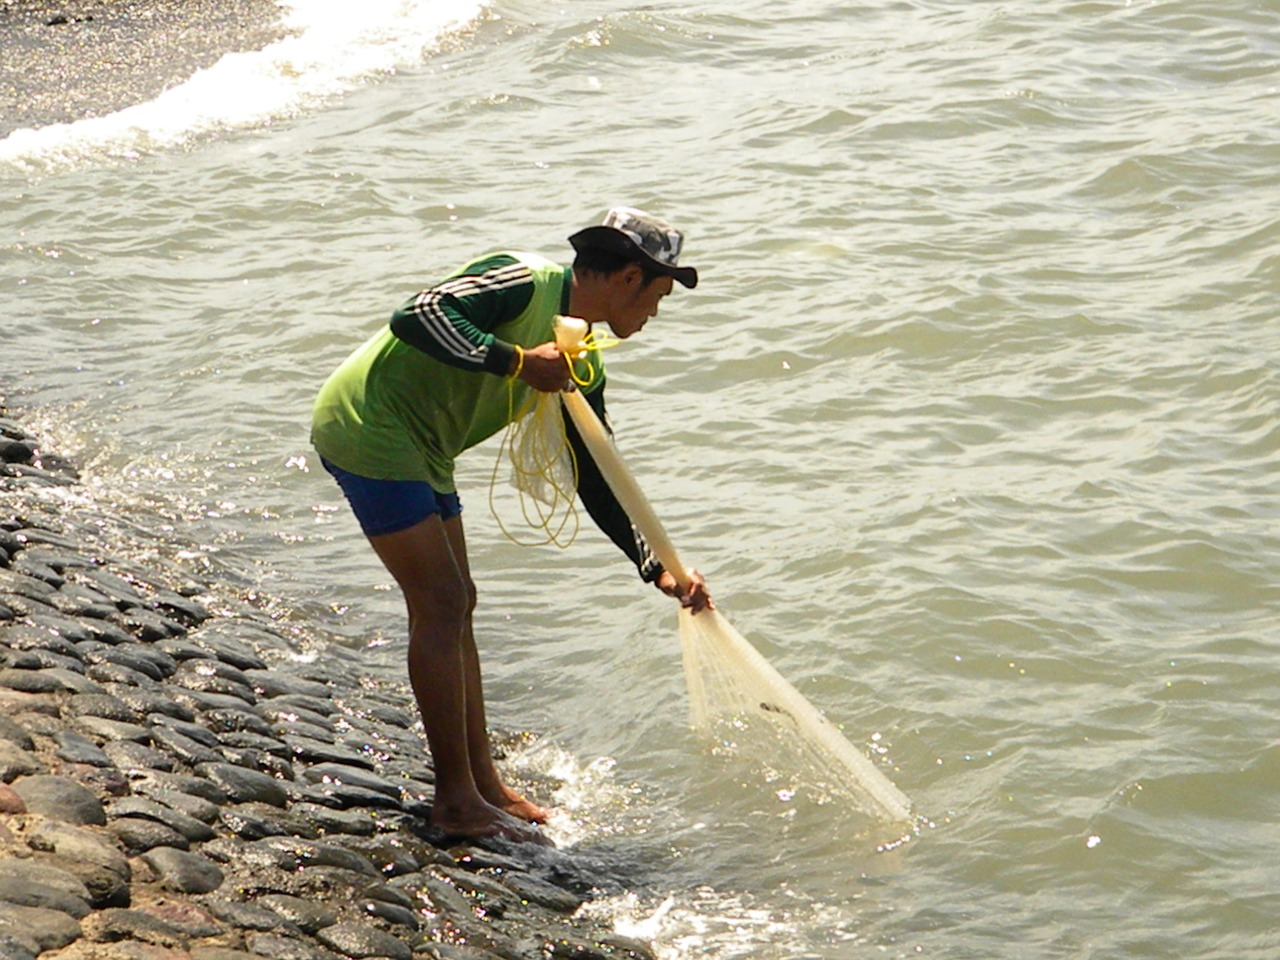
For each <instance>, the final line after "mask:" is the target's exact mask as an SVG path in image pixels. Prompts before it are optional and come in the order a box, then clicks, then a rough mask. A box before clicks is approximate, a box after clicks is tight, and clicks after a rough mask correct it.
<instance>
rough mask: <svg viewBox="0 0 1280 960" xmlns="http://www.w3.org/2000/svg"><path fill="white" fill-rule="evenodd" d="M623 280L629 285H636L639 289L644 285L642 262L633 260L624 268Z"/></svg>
mask: <svg viewBox="0 0 1280 960" xmlns="http://www.w3.org/2000/svg"><path fill="white" fill-rule="evenodd" d="M622 282H623V283H625V284H626V285H627V286H628V287H630V286H633V285H634V286H635V287H636V288H637V289H638V288H640V287H643V286H644V270H642V269H641V268H640V264H638V263H636V262H635V261H632V262H631V263H628V264H627V265H626V266H625V267H623V268H622Z"/></svg>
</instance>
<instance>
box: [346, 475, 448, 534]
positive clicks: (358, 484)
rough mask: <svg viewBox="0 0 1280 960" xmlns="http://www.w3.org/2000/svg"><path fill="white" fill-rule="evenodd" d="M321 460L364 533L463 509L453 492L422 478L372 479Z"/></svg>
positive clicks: (383, 531)
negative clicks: (345, 498) (436, 487)
mask: <svg viewBox="0 0 1280 960" xmlns="http://www.w3.org/2000/svg"><path fill="white" fill-rule="evenodd" d="M320 462H321V463H322V464H324V468H325V469H326V470H328V471H329V472H330V473H331V474H333V478H334V479H335V480H337V481H338V486H340V487H341V488H342V492H343V493H344V494H346V497H347V502H348V503H350V504H351V509H352V510H353V511H354V512H355V515H356V520H358V521H359V523H360V529H361V530H363V531H364V535H365V536H366V537H378V536H383V535H385V534H388V533H399V532H400V531H401V530H408V529H409V528H410V527H412V526H414V525H415V524H418V523H421V522H422V521H423V520H425V519H427V517H429V516H431V515H432V514H433V513H438V514H440V519H441V520H452V519H453V518H454V517H456V516H458V514H460V513H462V501H460V500H459V499H458V495H457V494H456V493H440V492H439V491H438V490H436V489H435V488H434V487H432V486H431V484H429V483H426V482H425V481H422V480H374V479H372V478H371V477H362V476H360V475H359V474H358V473H349V472H347V471H346V470H343V469H342V468H341V467H337V466H334V465H333V464H332V463H330V462H329V461H328V460H326V459H325V458H324V457H321V458H320Z"/></svg>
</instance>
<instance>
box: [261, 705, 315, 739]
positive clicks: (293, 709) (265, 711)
mask: <svg viewBox="0 0 1280 960" xmlns="http://www.w3.org/2000/svg"><path fill="white" fill-rule="evenodd" d="M258 712H259V713H260V714H262V716H263V718H264V719H266V720H270V721H271V722H273V723H277V724H289V723H297V724H300V725H303V726H308V727H319V728H320V729H321V730H324V731H325V732H326V733H333V732H334V725H333V720H332V719H331V718H329V717H327V716H325V715H324V714H321V713H316V712H315V711H314V710H308V709H307V708H306V707H303V706H299V705H298V704H296V703H284V702H282V701H281V700H279V699H277V700H272V701H270V702H268V703H264V704H263V705H262V706H261V707H260V708H259V709H258Z"/></svg>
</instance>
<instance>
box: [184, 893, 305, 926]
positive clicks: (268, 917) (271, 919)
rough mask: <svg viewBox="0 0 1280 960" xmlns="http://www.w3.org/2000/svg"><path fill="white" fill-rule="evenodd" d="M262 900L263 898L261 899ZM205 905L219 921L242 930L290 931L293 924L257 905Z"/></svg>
mask: <svg viewBox="0 0 1280 960" xmlns="http://www.w3.org/2000/svg"><path fill="white" fill-rule="evenodd" d="M259 899H261V898H259ZM204 905H205V906H206V907H208V908H209V912H210V913H212V914H213V915H214V916H215V917H217V918H218V919H219V920H222V921H224V922H226V923H228V924H230V925H231V926H233V927H236V928H238V929H240V930H260V931H261V930H281V929H283V930H290V929H293V924H291V923H290V922H289V921H288V920H286V919H285V918H284V917H282V916H280V914H278V913H276V912H275V911H273V910H268V909H267V908H266V907H262V906H258V905H257V904H256V903H239V902H237V901H235V900H206V901H204Z"/></svg>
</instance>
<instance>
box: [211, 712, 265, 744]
mask: <svg viewBox="0 0 1280 960" xmlns="http://www.w3.org/2000/svg"><path fill="white" fill-rule="evenodd" d="M204 722H205V724H206V725H207V726H208V728H209V729H210V730H212V731H213V732H214V733H216V734H218V735H219V739H222V737H221V735H222V734H224V733H233V732H234V733H256V734H257V735H258V736H260V737H268V738H270V739H271V740H273V741H274V740H275V738H274V737H273V736H272V734H271V724H269V723H267V721H265V720H263V719H262V718H261V717H260V716H258V715H257V714H256V713H250V712H249V711H248V710H206V711H205V713H204Z"/></svg>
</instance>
